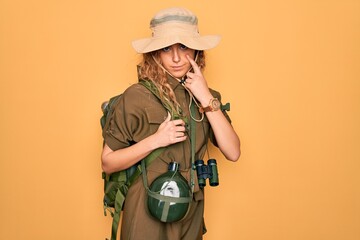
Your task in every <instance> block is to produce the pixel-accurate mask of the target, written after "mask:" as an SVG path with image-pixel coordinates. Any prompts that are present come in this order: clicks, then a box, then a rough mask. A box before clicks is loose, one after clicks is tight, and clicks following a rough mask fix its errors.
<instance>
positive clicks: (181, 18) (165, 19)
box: [150, 15, 198, 28]
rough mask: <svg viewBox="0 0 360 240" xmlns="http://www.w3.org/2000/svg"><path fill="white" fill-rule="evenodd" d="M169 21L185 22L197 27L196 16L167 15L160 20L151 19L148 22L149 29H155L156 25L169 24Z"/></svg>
mask: <svg viewBox="0 0 360 240" xmlns="http://www.w3.org/2000/svg"><path fill="white" fill-rule="evenodd" d="M169 21H179V22H186V23H190V24H192V25H197V23H198V20H197V17H196V16H180V15H168V16H164V17H162V18H157V19H156V18H153V19H152V20H151V22H150V27H151V28H152V27H155V26H156V25H159V24H162V23H165V22H169Z"/></svg>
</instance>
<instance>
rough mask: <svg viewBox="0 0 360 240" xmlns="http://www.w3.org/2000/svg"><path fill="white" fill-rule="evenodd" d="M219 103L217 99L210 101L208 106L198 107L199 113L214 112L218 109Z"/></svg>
mask: <svg viewBox="0 0 360 240" xmlns="http://www.w3.org/2000/svg"><path fill="white" fill-rule="evenodd" d="M220 105H221V103H220V101H219V99H217V98H212V99H210V102H209V106H207V107H200V109H199V111H200V112H201V113H203V112H214V111H217V110H219V109H220Z"/></svg>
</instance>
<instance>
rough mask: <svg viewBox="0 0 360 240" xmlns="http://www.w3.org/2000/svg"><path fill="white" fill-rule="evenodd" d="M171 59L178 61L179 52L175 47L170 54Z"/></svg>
mask: <svg viewBox="0 0 360 240" xmlns="http://www.w3.org/2000/svg"><path fill="white" fill-rule="evenodd" d="M172 60H173V62H175V63H178V62H180V54H179V50H178V49H177V48H174V49H173V56H172Z"/></svg>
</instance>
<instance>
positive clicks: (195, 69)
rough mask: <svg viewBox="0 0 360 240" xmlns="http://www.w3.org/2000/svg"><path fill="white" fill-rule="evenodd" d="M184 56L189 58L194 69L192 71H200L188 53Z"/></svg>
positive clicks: (197, 72) (196, 72)
mask: <svg viewBox="0 0 360 240" xmlns="http://www.w3.org/2000/svg"><path fill="white" fill-rule="evenodd" d="M186 58H187V59H188V60H189V62H190V64H191V66H192V68H193V69H194V73H195V74H199V73H201V71H200V68H199V66H198V65H197V64H196V62H195V61H194V59H192V58H191V57H190V56H189V55H186Z"/></svg>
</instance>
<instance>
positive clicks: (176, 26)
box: [152, 22, 200, 38]
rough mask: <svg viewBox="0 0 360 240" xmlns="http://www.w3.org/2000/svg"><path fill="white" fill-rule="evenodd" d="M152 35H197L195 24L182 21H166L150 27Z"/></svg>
mask: <svg viewBox="0 0 360 240" xmlns="http://www.w3.org/2000/svg"><path fill="white" fill-rule="evenodd" d="M152 36H153V37H154V38H159V37H168V36H187V37H199V36H200V34H199V31H198V28H197V25H189V24H183V23H174V22H173V23H168V24H162V25H159V26H156V27H154V28H152Z"/></svg>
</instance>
